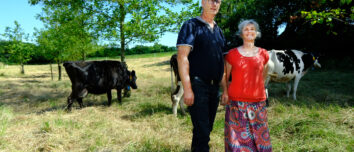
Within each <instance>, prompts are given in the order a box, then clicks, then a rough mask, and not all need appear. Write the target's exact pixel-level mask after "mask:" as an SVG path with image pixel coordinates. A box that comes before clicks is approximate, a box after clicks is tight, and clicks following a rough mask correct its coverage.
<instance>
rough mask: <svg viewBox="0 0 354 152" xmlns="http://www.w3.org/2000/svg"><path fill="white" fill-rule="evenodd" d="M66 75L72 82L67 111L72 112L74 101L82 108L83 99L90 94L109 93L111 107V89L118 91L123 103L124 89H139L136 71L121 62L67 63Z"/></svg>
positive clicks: (119, 99)
mask: <svg viewBox="0 0 354 152" xmlns="http://www.w3.org/2000/svg"><path fill="white" fill-rule="evenodd" d="M63 65H64V67H65V70H66V73H67V74H68V76H69V78H70V80H71V85H72V86H71V89H72V91H71V94H70V96H69V97H68V106H67V110H69V111H70V110H71V105H72V104H73V102H74V100H77V101H78V103H79V105H80V108H82V106H83V104H82V98H84V97H85V96H86V95H87V94H88V93H92V94H103V93H107V97H108V105H111V100H112V94H111V89H116V90H117V98H118V101H119V103H122V95H121V92H122V89H124V88H126V87H128V86H131V87H132V88H133V89H137V85H136V79H137V77H136V75H135V71H134V70H133V71H132V72H130V71H128V69H127V66H126V65H125V64H123V63H121V62H119V61H86V62H85V61H77V62H65V63H64V64H63Z"/></svg>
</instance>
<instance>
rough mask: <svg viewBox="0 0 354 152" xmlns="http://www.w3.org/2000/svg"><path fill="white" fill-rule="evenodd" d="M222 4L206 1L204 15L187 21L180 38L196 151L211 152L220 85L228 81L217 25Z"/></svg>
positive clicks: (180, 67) (181, 69)
mask: <svg viewBox="0 0 354 152" xmlns="http://www.w3.org/2000/svg"><path fill="white" fill-rule="evenodd" d="M220 4H221V0H202V7H203V12H202V14H201V16H198V17H196V18H192V19H190V20H188V21H186V22H185V23H184V24H183V26H182V28H181V30H180V32H179V34H178V39H177V48H178V54H177V61H178V70H179V75H180V77H181V80H182V84H183V89H184V96H183V98H184V103H185V104H186V105H188V106H189V107H188V108H189V113H190V115H191V118H192V123H193V139H192V147H191V148H192V151H193V152H194V151H198V152H200V151H203V152H204V151H209V145H208V143H209V140H210V137H209V136H210V132H211V131H212V129H213V123H214V120H215V115H216V111H217V108H218V105H219V99H218V97H219V96H218V92H219V83H220V82H224V81H222V80H221V79H223V75H224V73H223V72H224V71H223V70H224V59H223V51H224V50H225V49H224V47H225V38H224V36H223V34H222V31H221V29H220V28H219V27H218V26H217V25H216V23H215V22H214V17H215V15H216V14H217V13H218V11H219V8H220ZM222 84H223V88H224V89H225V88H226V85H225V83H222Z"/></svg>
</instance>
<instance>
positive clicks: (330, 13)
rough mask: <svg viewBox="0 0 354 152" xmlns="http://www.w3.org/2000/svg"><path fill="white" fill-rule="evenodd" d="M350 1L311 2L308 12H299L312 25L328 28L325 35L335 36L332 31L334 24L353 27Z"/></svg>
mask: <svg viewBox="0 0 354 152" xmlns="http://www.w3.org/2000/svg"><path fill="white" fill-rule="evenodd" d="M351 3H352V0H340V1H334V0H322V1H312V5H311V7H312V8H313V9H312V10H310V11H306V10H304V11H301V15H302V17H304V18H305V20H307V21H310V22H311V24H312V25H315V24H325V25H326V26H328V27H329V30H328V32H327V34H333V35H337V34H338V33H337V31H335V30H334V26H335V24H336V23H334V21H336V22H341V23H343V24H346V25H350V26H351V27H353V26H354V6H353V5H351Z"/></svg>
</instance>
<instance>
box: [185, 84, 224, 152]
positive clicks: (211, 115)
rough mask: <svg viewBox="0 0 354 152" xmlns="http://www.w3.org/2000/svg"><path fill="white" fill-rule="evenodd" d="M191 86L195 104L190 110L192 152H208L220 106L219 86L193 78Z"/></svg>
mask: <svg viewBox="0 0 354 152" xmlns="http://www.w3.org/2000/svg"><path fill="white" fill-rule="evenodd" d="M191 84H192V90H193V93H194V104H193V105H192V106H190V107H188V108H189V113H190V115H191V118H192V123H193V139H192V152H208V151H209V145H208V143H209V140H210V137H209V136H210V132H211V131H212V130H213V124H214V120H215V115H216V111H217V108H218V105H219V85H218V84H212V83H211V82H210V81H203V80H202V79H200V78H199V77H192V78H191Z"/></svg>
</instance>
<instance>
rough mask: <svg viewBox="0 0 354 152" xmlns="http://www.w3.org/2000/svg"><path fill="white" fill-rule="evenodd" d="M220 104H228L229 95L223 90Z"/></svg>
mask: <svg viewBox="0 0 354 152" xmlns="http://www.w3.org/2000/svg"><path fill="white" fill-rule="evenodd" d="M220 104H221V105H223V106H225V105H227V104H229V95H228V93H227V91H224V92H223V93H222V95H221V102H220Z"/></svg>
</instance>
